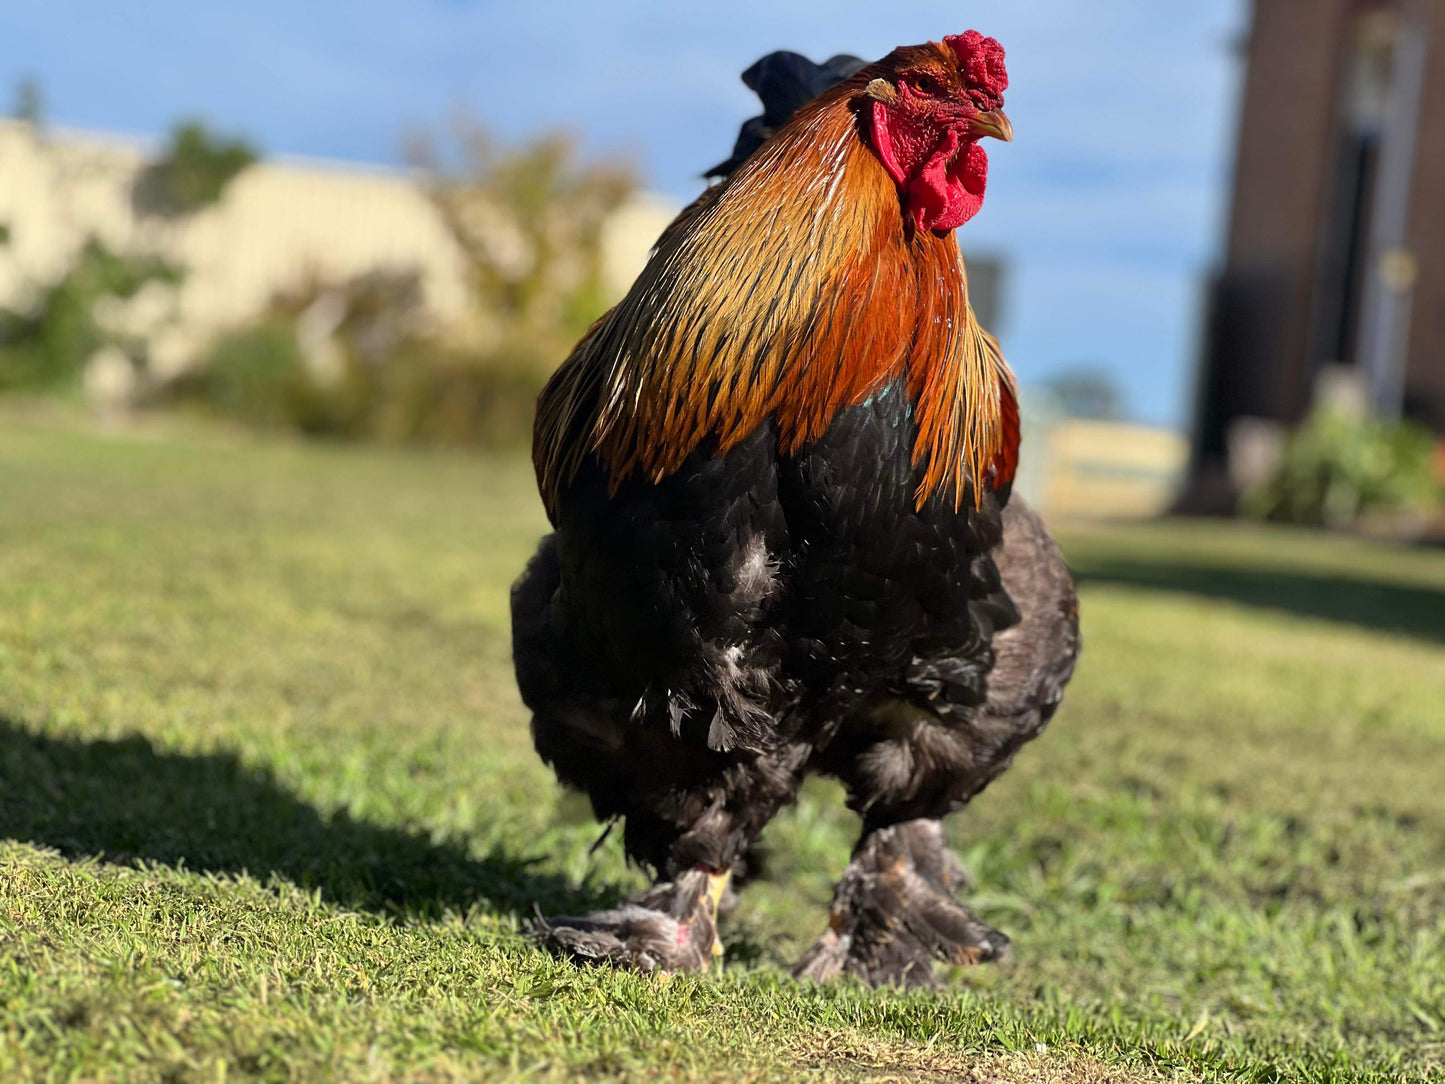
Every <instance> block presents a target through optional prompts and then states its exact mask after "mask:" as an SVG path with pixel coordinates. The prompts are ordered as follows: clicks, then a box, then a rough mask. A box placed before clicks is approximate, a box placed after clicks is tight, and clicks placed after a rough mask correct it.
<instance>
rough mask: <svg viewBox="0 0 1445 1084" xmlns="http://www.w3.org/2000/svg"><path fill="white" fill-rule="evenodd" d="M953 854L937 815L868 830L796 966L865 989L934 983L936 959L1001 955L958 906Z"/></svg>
mask: <svg viewBox="0 0 1445 1084" xmlns="http://www.w3.org/2000/svg"><path fill="white" fill-rule="evenodd" d="M965 881H966V878H965V876H964V872H963V867H962V865H961V864H960V863H959V861H958V859H957V858H956V857H955V856H954V855H953V854H952V852H950V851H949V850H948V848H947V847H946V846H945V844H944V840H943V825H942V823H941V822H940V821H936V820H913V821H905V822H903V823H902V824H895V825H891V826H889V827H887V828H879V829H875V830H874V831H871V832H869V833H868V834H867V835H865V836H864V837H863V839H862V841H861V842H860V843H859V844H858V848H857V849H856V850H855V851H854V852H853V860H852V862H850V863H849V865H848V868H847V870H845V871H844V873H843V877H842V880H840V881H839V883H838V889H837V892H836V893H835V894H834V897H833V907H832V910H831V912H830V915H829V922H828V929H827V930H826V931H825V932H824V933H823V936H822V937H820V938H818V940H817V941H816V942H814V944H813V946H812V947H811V948H810V949H809V950H808V951H807V953H805V954H804V956H803V958H802V960H800V961H799V962H798V965H797V966H796V967H795V968H794V969H793V974H794V975H795V976H797V977H798V978H806V979H813V980H815V981H818V982H827V981H828V980H830V979H835V978H837V977H838V976H840V975H845V974H846V975H852V976H854V977H855V978H857V979H860V980H861V981H863V982H865V983H868V984H869V985H870V986H885V985H895V986H909V987H912V986H933V985H936V980H935V979H934V976H933V962H934V961H935V960H942V961H945V962H949V963H957V964H976V963H984V962H986V961H989V960H998V959H1002V958H1004V957H1005V956H1006V955H1007V953H1008V945H1009V940H1008V938H1007V937H1005V936H1004V935H1003V934H1002V933H1000V932H999V931H997V930H995V929H993V928H992V927H991V926H989V925H988V924H987V923H985V922H983V921H981V920H980V919H979V918H978V916H976V915H975V914H974V913H973V912H972V911H970V910H969V909H968V908H967V907H965V906H963V904H961V903H959V902H958V900H957V898H956V897H955V895H954V893H955V892H956V891H958V890H959V889H961V888H963V887H965Z"/></svg>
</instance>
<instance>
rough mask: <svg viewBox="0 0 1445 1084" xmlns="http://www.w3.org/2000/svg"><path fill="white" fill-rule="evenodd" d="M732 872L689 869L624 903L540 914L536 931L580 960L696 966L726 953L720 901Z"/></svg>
mask: <svg viewBox="0 0 1445 1084" xmlns="http://www.w3.org/2000/svg"><path fill="white" fill-rule="evenodd" d="M731 877H732V873H731V871H730V870H724V871H722V872H720V873H719V872H716V871H713V870H709V869H705V868H701V867H699V868H697V869H692V870H688V871H687V872H685V873H683V874H681V875H680V876H679V877H677V878H676V879H675V880H672V881H661V882H659V883H658V884H655V885H653V886H652V887H651V888H649V889H648V890H647V891H646V892H643V893H641V894H639V895H638V896H636V897H634V898H633V899H632V900H630V901H629V902H627V903H625V904H623V905H622V906H620V907H616V908H612V909H611V910H606V911H594V912H593V913H592V914H590V915H586V916H584V917H580V918H573V917H566V916H563V917H557V918H548V919H542V920H541V921H540V922H538V923H537V925H536V927H535V928H534V929H533V931H532V937H533V938H534V939H535V940H536V941H538V942H539V943H540V944H542V945H543V946H544V947H546V948H548V949H550V950H551V951H553V952H556V953H558V954H560V955H567V956H571V957H573V958H574V959H576V960H578V961H579V962H584V963H599V964H611V965H613V966H614V967H625V968H631V969H634V970H637V971H663V972H671V971H698V970H701V969H702V968H704V967H706V966H707V965H708V963H709V962H710V961H711V960H712V959H713V958H714V957H717V956H721V955H722V951H723V947H722V942H721V941H720V940H718V935H717V914H718V903H719V902H720V901H721V899H722V897H723V894H724V893H725V892H726V891H727V889H728V882H729V881H730V880H731Z"/></svg>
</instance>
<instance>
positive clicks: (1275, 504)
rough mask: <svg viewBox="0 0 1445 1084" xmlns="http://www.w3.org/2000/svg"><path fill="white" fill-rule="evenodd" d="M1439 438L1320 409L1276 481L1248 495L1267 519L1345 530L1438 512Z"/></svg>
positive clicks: (1252, 510) (1246, 502) (1252, 511)
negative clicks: (1390, 517) (1382, 518)
mask: <svg viewBox="0 0 1445 1084" xmlns="http://www.w3.org/2000/svg"><path fill="white" fill-rule="evenodd" d="M1436 454H1437V452H1436V438H1435V437H1434V436H1433V435H1432V434H1431V433H1430V432H1429V430H1427V429H1424V428H1422V427H1421V426H1418V425H1415V424H1413V423H1411V422H1385V421H1381V420H1379V419H1377V418H1374V417H1371V416H1370V415H1368V414H1364V413H1361V412H1358V411H1354V410H1349V409H1345V408H1342V407H1321V408H1318V409H1316V410H1315V412H1314V413H1313V414H1311V415H1310V417H1309V418H1308V419H1307V420H1306V421H1305V423H1304V424H1303V425H1301V426H1300V427H1299V428H1298V429H1297V430H1295V432H1294V433H1293V434H1291V436H1290V438H1289V440H1288V441H1287V442H1286V444H1285V447H1284V451H1283V454H1282V455H1281V457H1280V463H1279V466H1278V468H1277V469H1276V470H1275V472H1274V474H1273V476H1272V477H1270V478H1269V479H1268V481H1266V482H1264V483H1263V484H1261V485H1259V486H1257V487H1256V488H1255V489H1253V490H1251V491H1249V492H1248V493H1246V494H1245V495H1244V498H1243V501H1242V509H1243V511H1244V512H1245V513H1246V514H1248V515H1252V516H1255V517H1258V518H1261V519H1273V520H1281V521H1285V522H1290V523H1305V524H1316V525H1323V526H1328V527H1343V526H1348V525H1350V524H1353V523H1355V522H1357V521H1359V520H1361V519H1362V518H1366V517H1369V516H1371V515H1374V514H1392V513H1415V514H1429V513H1430V512H1432V511H1433V510H1435V509H1436V508H1438V507H1439V505H1440V501H1441V496H1442V494H1441V484H1440V480H1439V478H1438V476H1437V473H1436Z"/></svg>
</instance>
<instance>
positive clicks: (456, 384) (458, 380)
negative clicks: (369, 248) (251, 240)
mask: <svg viewBox="0 0 1445 1084" xmlns="http://www.w3.org/2000/svg"><path fill="white" fill-rule="evenodd" d="M542 372H543V370H542V368H541V366H540V365H539V364H538V362H537V360H536V359H532V358H526V357H523V356H522V355H520V354H517V353H513V352H503V353H501V354H500V355H498V354H492V353H486V352H479V351H476V350H468V349H464V348H461V347H458V346H456V345H453V344H449V343H448V342H446V341H445V340H441V339H438V338H436V337H435V336H433V335H432V334H430V333H429V332H428V331H427V329H426V328H425V326H424V325H423V324H422V322H421V292H420V288H419V285H418V283H417V280H416V276H415V275H412V274H405V273H395V272H371V273H369V274H366V275H362V276H359V277H357V278H355V279H351V280H349V281H347V282H344V283H339V284H332V285H327V284H323V283H316V282H313V283H311V284H308V285H307V286H306V287H304V288H302V289H299V290H297V291H294V292H291V293H289V294H286V295H282V296H281V297H278V298H277V300H276V303H275V305H274V307H273V311H272V314H271V316H270V317H269V318H268V319H267V320H266V321H264V322H263V323H260V324H258V325H256V326H254V327H250V328H245V329H242V330H239V331H236V332H233V333H232V334H230V335H227V336H224V337H223V338H221V339H220V340H219V341H218V342H217V343H216V344H215V345H214V347H213V348H212V350H211V351H210V353H209V355H208V356H207V357H206V358H205V359H204V361H203V363H202V364H201V365H199V366H197V367H196V368H195V369H193V370H191V371H190V372H188V373H186V374H184V375H183V376H182V377H181V378H179V379H178V380H176V381H175V382H174V383H173V384H172V385H171V386H170V388H169V389H168V390H167V397H168V398H170V399H171V400H173V401H180V402H189V403H192V404H199V405H201V406H203V407H205V408H207V409H209V410H212V411H214V412H216V413H218V414H221V415H224V416H226V417H231V418H235V419H237V420H239V421H242V422H244V423H246V424H248V425H252V426H256V427H260V428H280V429H290V430H293V431H296V432H301V433H305V434H308V435H313V436H329V437H336V438H341V439H348V440H376V441H382V442H385V443H392V444H401V443H423V444H434V445H449V446H467V445H471V446H495V445H503V444H511V443H517V442H520V441H524V440H526V439H527V437H528V436H529V435H530V433H531V422H532V409H533V403H534V401H535V399H536V396H537V392H538V390H539V388H540V384H541V379H542V378H543V377H542V376H541V375H540V374H542Z"/></svg>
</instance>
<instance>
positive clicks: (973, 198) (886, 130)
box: [873, 102, 988, 230]
mask: <svg viewBox="0 0 1445 1084" xmlns="http://www.w3.org/2000/svg"><path fill="white" fill-rule="evenodd" d="M873 148H874V150H876V151H877V152H878V160H879V161H880V162H882V163H883V168H884V169H886V170H887V171H888V175H889V176H890V177H892V178H893V181H894V183H895V184H897V185H898V187H899V188H900V189H902V191H903V197H904V198H903V203H904V208H903V210H904V213H905V214H906V215H908V216H909V217H910V218H912V219H913V223H914V225H916V226H917V227H918V228H919V229H921V230H954V229H957V228H958V227H959V226H962V225H963V224H964V223H965V222H967V221H968V220H969V219H970V218H972V217H973V216H974V215H976V214H978V210H979V208H980V207H982V206H983V193H984V188H985V186H986V185H987V184H988V155H987V153H985V151H984V149H983V148H982V147H980V146H979V145H978V143H977V141H976V140H965V139H964V137H963V135H962V133H961V131H960V129H958V128H949V129H947V130H945V132H944V133H943V135H942V137H939V136H938V135H937V132H936V130H932V129H930V128H925V127H924V126H922V125H915V124H910V123H909V122H908V119H907V118H906V117H899V116H898V115H897V114H895V113H894V112H893V111H891V110H889V109H888V107H887V106H885V105H884V104H883V103H882V102H874V103H873ZM907 162H921V163H922V164H921V165H920V166H918V167H917V169H915V170H914V171H913V172H912V173H911V174H910V173H909V171H908V169H907V167H906V166H905V164H904V163H907Z"/></svg>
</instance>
